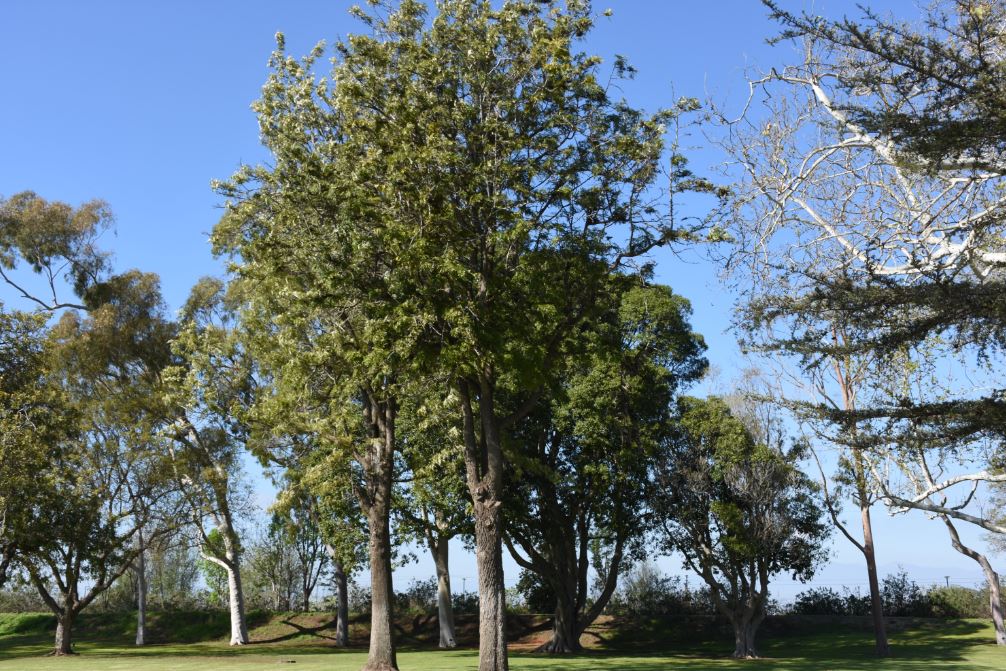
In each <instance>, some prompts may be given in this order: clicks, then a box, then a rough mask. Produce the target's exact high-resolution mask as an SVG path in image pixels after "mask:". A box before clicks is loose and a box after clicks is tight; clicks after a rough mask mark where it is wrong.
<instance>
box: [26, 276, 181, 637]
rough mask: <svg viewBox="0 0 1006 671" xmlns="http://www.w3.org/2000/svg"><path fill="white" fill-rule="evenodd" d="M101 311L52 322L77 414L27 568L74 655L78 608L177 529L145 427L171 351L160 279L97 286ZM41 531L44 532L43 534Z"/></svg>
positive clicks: (57, 359) (60, 369) (61, 375)
mask: <svg viewBox="0 0 1006 671" xmlns="http://www.w3.org/2000/svg"><path fill="white" fill-rule="evenodd" d="M100 291H101V292H102V293H104V294H105V295H104V296H102V298H101V301H100V304H99V307H96V308H94V309H93V310H91V311H90V312H89V313H87V314H86V315H85V316H83V317H81V316H80V315H79V314H78V313H77V312H75V311H70V312H65V313H64V314H63V316H62V317H61V319H60V321H59V323H58V324H57V325H56V326H55V327H54V328H53V330H52V332H51V338H52V340H53V343H54V345H53V354H52V359H51V363H50V365H51V366H52V367H53V371H54V375H56V376H58V379H59V380H60V383H61V385H62V386H63V388H64V390H65V392H64V393H65V395H66V397H67V398H68V399H69V401H70V403H72V406H73V408H74V410H75V414H76V415H77V417H78V418H79V419H78V423H77V424H76V429H77V435H76V436H75V438H74V440H73V441H72V443H71V445H70V447H71V449H68V450H66V451H64V452H63V453H62V454H61V455H59V456H57V458H55V459H54V460H53V463H52V465H51V466H50V468H49V469H48V473H49V477H51V478H52V482H53V483H55V486H54V487H53V489H52V492H51V494H50V496H53V497H54V501H53V505H50V506H45V507H43V508H42V510H43V515H44V518H43V520H40V523H39V531H38V532H37V534H38V535H39V538H38V540H37V541H36V543H35V547H34V549H33V550H32V552H31V553H30V554H29V555H26V556H25V557H24V560H23V561H24V564H25V567H26V569H27V571H28V573H29V575H30V577H31V581H32V583H33V584H34V585H35V587H36V588H37V589H38V590H39V593H40V594H41V596H42V599H43V601H45V603H46V604H47V605H48V606H49V608H50V609H51V610H52V611H53V612H54V614H55V615H56V618H57V632H56V645H55V654H57V655H64V654H69V653H71V652H72V629H73V624H74V621H75V620H76V618H77V616H78V615H79V614H80V612H81V611H82V610H83V609H84V608H86V607H87V606H88V605H89V604H90V603H91V602H92V601H93V600H94V599H95V597H97V596H98V595H99V594H101V593H102V592H103V591H105V590H106V589H108V588H109V587H110V586H111V585H112V583H113V582H114V581H115V580H116V579H117V578H119V577H120V576H121V575H122V574H123V573H124V572H126V571H127V570H129V569H130V568H131V567H132V565H133V562H134V560H135V559H136V557H137V555H138V554H139V553H140V552H141V551H142V550H143V546H142V545H137V544H136V543H135V539H136V536H137V534H138V532H139V530H141V529H143V530H144V531H145V535H146V537H148V538H157V537H158V536H160V535H162V534H165V533H167V532H169V531H170V530H171V528H172V527H173V525H174V519H173V518H174V515H173V514H172V511H170V510H165V509H164V508H163V507H162V504H163V503H165V502H167V501H170V500H171V497H170V493H171V491H172V486H171V483H170V479H169V478H167V477H165V476H166V470H165V465H166V464H165V460H164V454H163V451H162V449H161V445H160V443H159V442H158V441H157V439H156V437H155V436H154V434H153V433H152V432H151V429H152V427H155V426H156V421H155V420H154V419H153V418H154V417H156V413H157V410H158V408H157V407H156V406H151V405H150V404H149V403H148V398H149V396H150V392H151V390H152V389H154V388H155V387H156V385H157V383H158V381H159V375H160V372H161V370H162V369H163V368H164V366H165V364H166V363H167V360H168V357H169V355H170V350H169V349H168V342H169V339H170V337H171V335H172V333H173V326H172V325H171V324H170V322H168V321H167V320H165V319H164V317H163V304H162V302H161V298H160V293H159V289H158V281H157V278H156V276H153V275H147V274H142V273H139V272H136V271H131V272H129V273H125V274H123V275H119V276H116V277H114V278H111V279H110V280H109V281H107V282H105V283H103V285H102V286H101V287H100ZM43 530H44V531H43Z"/></svg>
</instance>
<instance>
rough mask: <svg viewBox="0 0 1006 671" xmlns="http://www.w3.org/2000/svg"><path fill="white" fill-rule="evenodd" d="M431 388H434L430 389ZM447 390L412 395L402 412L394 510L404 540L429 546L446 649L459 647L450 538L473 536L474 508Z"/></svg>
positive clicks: (458, 434) (458, 430)
mask: <svg viewBox="0 0 1006 671" xmlns="http://www.w3.org/2000/svg"><path fill="white" fill-rule="evenodd" d="M427 391H429V390H427ZM454 407H455V405H454V403H452V399H451V398H450V396H449V395H447V394H438V393H437V392H436V391H434V392H433V393H427V394H424V395H423V396H420V397H417V398H410V399H409V400H408V402H407V405H406V407H405V412H404V413H403V418H404V420H405V421H404V422H403V424H402V427H401V428H402V439H403V442H404V444H405V449H404V450H403V451H402V463H403V467H402V470H403V473H402V474H401V475H400V477H399V480H401V481H402V484H401V485H399V487H398V491H397V499H398V503H397V505H396V510H395V515H396V517H397V518H398V524H397V531H398V533H399V536H400V538H401V539H402V540H403V541H408V540H414V541H415V542H417V543H419V544H420V545H423V546H425V547H426V548H427V549H428V550H429V551H430V556H431V557H432V558H433V565H434V568H435V571H436V576H437V623H438V625H439V628H440V642H439V646H440V647H441V648H454V647H456V646H457V639H456V636H455V628H454V603H453V600H454V598H453V595H452V593H451V573H450V542H451V540H452V539H454V538H457V537H459V536H463V537H464V538H465V539H466V542H469V541H468V540H467V539H470V538H471V535H472V531H473V530H472V528H471V511H470V507H469V505H468V503H467V499H468V497H467V494H466V492H465V487H464V462H463V459H462V456H461V454H462V453H461V450H460V449H458V444H459V443H460V441H461V427H460V425H459V422H458V421H457V413H456V412H454Z"/></svg>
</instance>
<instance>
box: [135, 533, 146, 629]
mask: <svg viewBox="0 0 1006 671" xmlns="http://www.w3.org/2000/svg"><path fill="white" fill-rule="evenodd" d="M140 543H141V545H142V543H143V541H142V539H141V540H140ZM146 643H147V561H146V552H145V551H144V550H143V549H142V548H141V549H140V553H139V554H138V555H137V556H136V645H146Z"/></svg>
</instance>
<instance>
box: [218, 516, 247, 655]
mask: <svg viewBox="0 0 1006 671" xmlns="http://www.w3.org/2000/svg"><path fill="white" fill-rule="evenodd" d="M223 538H224V553H225V555H226V558H227V561H225V562H223V564H224V568H225V569H226V570H227V600H228V602H229V605H230V613H231V643H230V644H231V645H245V644H247V643H248V642H249V638H248V624H247V623H246V622H245V595H244V588H243V587H242V584H241V557H240V556H239V553H238V548H237V539H236V538H235V537H234V536H233V532H232V531H230V530H226V529H225V530H224V533H223Z"/></svg>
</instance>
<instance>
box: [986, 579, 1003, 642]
mask: <svg viewBox="0 0 1006 671" xmlns="http://www.w3.org/2000/svg"><path fill="white" fill-rule="evenodd" d="M989 573H991V575H989V574H988V573H986V577H987V578H988V581H989V606H990V607H991V610H992V624H993V625H994V626H995V629H996V645H1006V624H1004V623H1003V600H1002V594H1001V593H1000V590H999V576H998V575H997V574H996V572H995V571H992V570H991V567H990V568H989Z"/></svg>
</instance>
